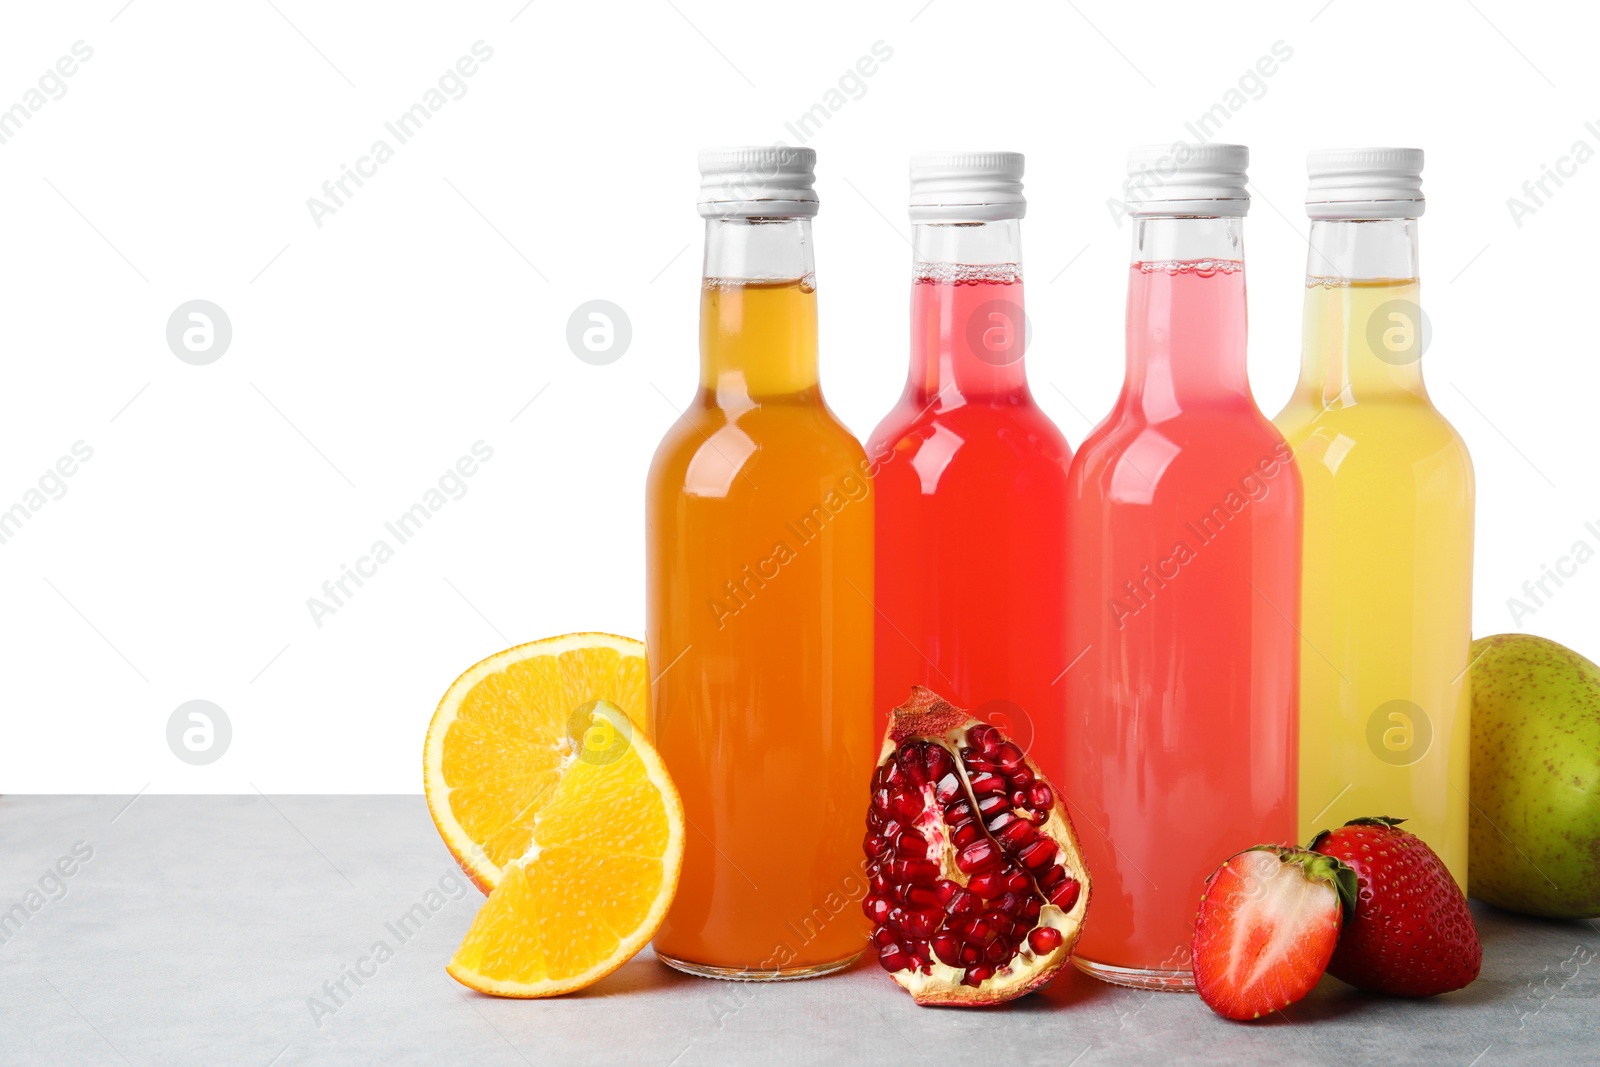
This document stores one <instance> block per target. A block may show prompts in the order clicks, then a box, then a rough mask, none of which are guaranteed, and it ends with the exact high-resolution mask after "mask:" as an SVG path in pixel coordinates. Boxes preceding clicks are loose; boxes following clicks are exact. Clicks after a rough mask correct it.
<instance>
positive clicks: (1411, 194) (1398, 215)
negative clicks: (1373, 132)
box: [1306, 148, 1427, 219]
mask: <svg viewBox="0 0 1600 1067" xmlns="http://www.w3.org/2000/svg"><path fill="white" fill-rule="evenodd" d="M1306 170H1307V172H1309V173H1310V175H1311V184H1310V186H1309V187H1307V189H1306V214H1307V215H1309V216H1311V217H1312V218H1314V219H1414V218H1417V217H1419V216H1421V214H1422V211H1423V208H1424V207H1426V206H1427V205H1426V202H1425V201H1424V200H1423V199H1422V149H1420V148H1322V149H1318V150H1317V151H1315V152H1312V153H1311V154H1310V155H1309V156H1307V157H1306Z"/></svg>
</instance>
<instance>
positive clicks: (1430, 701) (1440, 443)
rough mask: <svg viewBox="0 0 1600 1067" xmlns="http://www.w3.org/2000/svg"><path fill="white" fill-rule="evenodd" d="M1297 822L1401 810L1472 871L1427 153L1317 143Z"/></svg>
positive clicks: (1289, 419) (1467, 492)
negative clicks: (1426, 234) (1420, 253)
mask: <svg viewBox="0 0 1600 1067" xmlns="http://www.w3.org/2000/svg"><path fill="white" fill-rule="evenodd" d="M1309 169H1310V174H1311V189H1310V192H1309V194H1308V196H1307V202H1306V210H1307V213H1308V214H1309V215H1310V216H1311V218H1312V220H1313V221H1312V223H1311V250H1310V253H1309V256H1308V259H1307V266H1306V296H1305V320H1304V322H1305V336H1304V344H1303V362H1302V365H1301V371H1300V381H1299V384H1298V385H1297V386H1296V387H1295V391H1294V395H1293V397H1292V398H1291V399H1290V400H1289V403H1288V405H1287V406H1286V407H1285V408H1284V409H1283V411H1282V412H1281V413H1280V414H1279V415H1278V417H1277V420H1276V422H1277V424H1278V428H1279V429H1281V430H1282V431H1283V434H1284V436H1285V437H1286V438H1287V439H1288V441H1289V444H1290V445H1292V446H1293V448H1294V452H1295V459H1296V462H1297V463H1298V465H1299V468H1300V476H1301V479H1302V481H1303V482H1304V484H1305V591H1304V598H1303V604H1302V609H1301V622H1300V628H1301V632H1302V633H1303V634H1304V635H1305V645H1306V647H1305V652H1304V655H1303V656H1302V659H1301V682H1300V836H1301V837H1302V838H1303V839H1307V840H1309V838H1310V837H1311V835H1313V834H1315V833H1316V832H1317V831H1318V830H1322V829H1325V828H1328V827H1333V826H1339V825H1342V824H1343V823H1344V822H1345V821H1346V820H1348V819H1352V818H1356V817H1359V816H1365V815H1392V816H1395V817H1398V818H1404V819H1405V820H1406V827H1405V828H1406V829H1407V830H1410V831H1411V832H1412V833H1415V834H1417V835H1418V836H1420V837H1421V838H1422V839H1423V840H1425V841H1427V842H1428V844H1429V845H1431V846H1432V847H1433V849H1434V851H1436V852H1437V853H1438V854H1439V856H1440V857H1441V858H1442V859H1443V860H1444V862H1445V864H1446V865H1447V866H1448V867H1449V868H1450V872H1451V874H1453V875H1454V876H1455V878H1456V881H1457V882H1458V883H1460V885H1461V887H1462V888H1463V889H1465V888H1466V884H1467V813H1468V806H1467V796H1468V788H1467V764H1468V752H1469V737H1468V718H1469V714H1470V708H1471V697H1470V694H1469V692H1468V687H1467V663H1468V655H1469V649H1470V646H1471V643H1472V533H1473V529H1472V527H1473V515H1472V510H1473V480H1472V461H1471V459H1470V458H1469V457H1468V455H1467V449H1466V446H1465V445H1464V444H1463V443H1462V440H1461V437H1460V435H1459V434H1457V433H1456V431H1455V430H1454V429H1453V428H1452V427H1451V425H1450V424H1449V423H1448V422H1447V421H1445V418H1444V416H1443V415H1441V414H1439V412H1438V410H1437V409H1435V408H1434V406H1433V402H1432V401H1431V400H1430V399H1429V398H1428V391H1427V389H1426V388H1425V387H1424V386H1423V383H1422V365H1421V362H1420V360H1421V357H1422V353H1423V349H1424V347H1425V345H1426V342H1427V327H1426V324H1425V319H1424V317H1423V314H1422V307H1421V303H1420V300H1421V290H1420V286H1419V282H1418V270H1417V218H1418V217H1419V216H1420V215H1421V214H1422V212H1423V206H1424V204H1423V199H1422V151H1421V150H1420V149H1415V148H1411V149H1406V148H1366V149H1350V150H1337V151H1321V152H1313V153H1312V154H1311V158H1310V168H1309Z"/></svg>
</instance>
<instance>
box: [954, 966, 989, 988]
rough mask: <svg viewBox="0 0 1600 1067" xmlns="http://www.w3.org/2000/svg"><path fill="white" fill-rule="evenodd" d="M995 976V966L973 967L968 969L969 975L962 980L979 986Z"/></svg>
mask: <svg viewBox="0 0 1600 1067" xmlns="http://www.w3.org/2000/svg"><path fill="white" fill-rule="evenodd" d="M993 977H994V968H993V967H973V968H971V969H970V970H968V971H967V976H966V977H965V978H963V979H962V982H964V983H966V984H967V985H972V986H979V985H982V984H983V983H984V982H987V981H988V980H989V979H991V978H993Z"/></svg>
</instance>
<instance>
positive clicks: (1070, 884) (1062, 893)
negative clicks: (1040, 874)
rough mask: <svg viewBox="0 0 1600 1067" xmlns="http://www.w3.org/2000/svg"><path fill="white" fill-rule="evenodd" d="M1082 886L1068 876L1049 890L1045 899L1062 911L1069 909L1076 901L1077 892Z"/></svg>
mask: <svg viewBox="0 0 1600 1067" xmlns="http://www.w3.org/2000/svg"><path fill="white" fill-rule="evenodd" d="M1082 888H1083V887H1082V886H1080V885H1078V883H1077V882H1075V881H1073V880H1072V879H1071V878H1068V879H1067V880H1066V881H1065V882H1062V883H1061V884H1060V885H1058V886H1056V887H1055V888H1054V889H1052V890H1050V892H1049V894H1048V895H1047V896H1046V897H1045V899H1046V900H1048V901H1050V903H1052V904H1054V905H1055V906H1056V907H1058V908H1060V909H1061V910H1062V911H1071V910H1072V906H1073V905H1074V904H1076V903H1077V902H1078V893H1079V892H1080V891H1081V890H1082Z"/></svg>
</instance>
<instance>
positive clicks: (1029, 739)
mask: <svg viewBox="0 0 1600 1067" xmlns="http://www.w3.org/2000/svg"><path fill="white" fill-rule="evenodd" d="M1022 167H1023V158H1022V155H1021V154H1020V153H1017V152H938V153H924V154H921V155H918V156H916V157H914V158H913V159H912V161H911V221H912V223H913V227H912V228H913V231H914V234H915V238H914V241H913V246H914V256H913V265H912V269H913V279H912V284H911V373H910V375H909V377H908V379H907V381H906V388H905V392H904V393H903V394H902V395H901V397H900V402H899V403H898V404H897V405H895V407H894V409H893V410H891V411H890V412H889V414H888V415H887V416H885V417H884V419H883V422H882V423H881V424H880V425H879V426H878V429H877V431H876V432H875V433H874V434H873V435H872V438H871V443H870V445H869V451H870V454H871V456H872V458H873V462H874V470H875V474H874V479H873V490H874V493H875V495H876V498H877V530H876V539H877V552H876V559H877V562H876V567H875V574H876V579H875V583H876V594H875V603H876V606H877V609H878V610H877V623H876V626H877V629H876V636H875V639H874V645H875V647H876V664H875V671H874V676H875V679H876V681H875V693H876V696H875V711H876V726H877V731H878V736H880V737H881V736H882V734H883V729H884V725H885V723H886V721H887V718H888V714H889V711H890V709H892V708H894V707H895V706H896V705H898V704H900V703H902V702H904V700H905V699H906V697H907V695H909V693H910V690H911V687H912V686H913V685H924V686H927V687H928V688H929V689H932V690H934V691H935V692H937V693H939V694H940V695H942V696H944V697H945V698H947V699H949V700H951V701H953V702H955V703H956V704H958V705H960V706H961V707H964V708H968V709H970V710H971V711H972V712H973V713H974V714H975V715H977V716H978V717H979V718H982V719H986V720H988V721H990V722H993V723H995V724H996V725H997V726H1000V727H1001V728H1002V729H1004V730H1005V731H1006V733H1007V734H1008V735H1010V736H1011V737H1012V738H1013V739H1014V740H1015V741H1016V742H1017V743H1018V744H1020V745H1022V746H1024V747H1025V748H1027V750H1028V752H1029V754H1030V755H1031V756H1032V757H1033V758H1034V759H1035V761H1037V762H1038V763H1039V765H1040V766H1041V767H1042V768H1043V769H1044V771H1045V773H1046V774H1047V775H1049V776H1051V777H1052V778H1054V777H1055V776H1057V775H1059V774H1060V773H1061V771H1062V770H1063V769H1064V764H1065V761H1066V744H1065V740H1064V733H1063V728H1064V726H1065V719H1066V690H1065V688H1064V686H1062V685H1061V684H1059V680H1060V679H1061V675H1062V670H1063V669H1064V668H1065V667H1066V666H1067V661H1066V658H1065V655H1066V635H1065V629H1066V610H1067V608H1066V598H1067V554H1066V521H1067V520H1066V497H1067V471H1068V467H1069V465H1070V463H1071V461H1072V449H1071V448H1070V447H1069V446H1068V444H1067V441H1066V439H1065V438H1064V437H1062V435H1061V432H1060V431H1059V430H1057V429H1056V427H1055V424H1054V423H1052V422H1051V421H1050V419H1049V418H1048V417H1047V416H1046V415H1045V414H1044V412H1043V411H1041V410H1040V409H1039V407H1038V406H1037V405H1036V404H1035V403H1034V400H1033V394H1032V393H1031V392H1029V390H1028V380H1027V376H1026V374H1025V373H1024V370H1023V350H1024V348H1025V347H1026V333H1027V325H1026V320H1025V318H1024V315H1023V302H1022V248H1021V238H1020V220H1021V219H1022V215H1023V212H1024V209H1025V207H1026V204H1025V202H1024V200H1023V196H1022Z"/></svg>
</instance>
